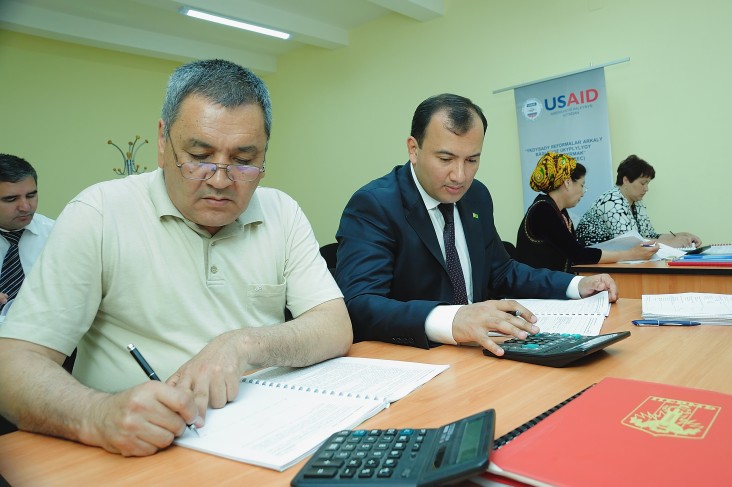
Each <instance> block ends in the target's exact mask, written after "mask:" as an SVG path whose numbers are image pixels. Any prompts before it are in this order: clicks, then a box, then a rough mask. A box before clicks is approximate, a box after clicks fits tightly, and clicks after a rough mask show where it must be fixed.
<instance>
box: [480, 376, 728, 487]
mask: <svg viewBox="0 0 732 487" xmlns="http://www.w3.org/2000/svg"><path fill="white" fill-rule="evenodd" d="M730 434H732V395H729V394H724V393H721V392H715V391H708V390H704V389H694V388H691V387H684V386H678V385H671V384H663V383H656V382H646V381H639V380H632V379H623V378H615V377H606V378H604V379H602V380H601V381H600V382H598V383H597V384H595V385H592V386H590V387H589V388H587V389H585V390H584V391H583V392H581V393H580V394H578V395H576V396H573V397H572V398H569V399H568V400H566V401H564V402H563V403H561V404H559V405H557V406H556V407H554V408H552V409H550V410H549V411H547V412H545V413H543V414H541V415H539V416H538V417H537V418H534V419H533V420H531V421H529V422H527V423H526V424H524V425H522V426H521V427H519V428H517V429H516V430H514V431H512V432H511V433H509V434H508V435H506V437H505V441H503V440H504V437H501V438H500V439H499V440H498V441H496V442H494V445H495V446H497V448H498V449H497V450H495V451H494V452H493V453H492V454H491V464H490V466H489V469H488V472H489V473H486V474H484V475H481V476H480V477H478V478H477V479H473V480H474V481H475V483H478V484H479V485H488V484H487V483H485V482H483V480H490V479H492V476H491V475H490V473H493V474H496V475H498V476H503V477H507V478H511V479H514V480H518V481H521V482H524V483H526V484H529V485H533V486H542V487H544V486H575V485H583V486H584V485H592V486H596V487H601V486H617V485H732V464H730V462H729V461H728V460H729V438H730Z"/></svg>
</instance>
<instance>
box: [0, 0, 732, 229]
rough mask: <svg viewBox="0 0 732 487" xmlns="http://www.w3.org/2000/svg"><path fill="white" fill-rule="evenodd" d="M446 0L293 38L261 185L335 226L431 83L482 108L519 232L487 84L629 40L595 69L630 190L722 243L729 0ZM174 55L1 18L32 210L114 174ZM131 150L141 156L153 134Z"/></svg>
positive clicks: (516, 182) (594, 55)
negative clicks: (637, 185) (349, 29)
mask: <svg viewBox="0 0 732 487" xmlns="http://www.w3.org/2000/svg"><path fill="white" fill-rule="evenodd" d="M445 4H446V9H447V15H446V16H445V17H441V18H438V19H435V20H432V21H429V22H425V23H419V22H415V21H412V20H409V19H406V18H404V17H402V16H400V15H396V14H394V15H390V16H388V17H385V18H382V19H380V20H377V21H375V22H372V23H370V24H368V25H367V26H365V27H362V28H361V29H359V30H357V31H356V32H354V33H353V35H352V36H351V42H350V46H349V47H347V48H343V49H339V50H336V51H328V50H322V49H318V48H304V49H300V50H297V51H295V52H293V53H291V54H288V55H286V56H284V57H282V58H281V59H280V60H279V62H278V69H277V72H276V73H274V74H268V75H264V78H265V80H266V81H267V83H268V85H269V87H270V90H271V92H272V98H273V109H274V130H273V136H272V142H271V144H270V152H269V155H268V158H267V162H268V165H267V177H266V178H265V180H264V182H263V184H266V185H268V186H274V187H278V188H280V189H283V190H284V191H286V192H287V193H289V194H291V195H292V196H293V197H295V198H296V199H297V200H298V201H299V202H300V204H301V205H302V207H303V208H304V210H305V212H306V214H307V215H308V217H309V218H310V220H311V222H312V223H313V226H314V228H315V232H316V235H317V237H318V239H319V240H320V242H321V243H327V242H330V241H333V240H334V235H335V231H336V228H337V226H338V219H339V217H340V214H341V211H342V209H343V207H344V205H345V204H346V202H347V201H348V198H349V197H350V195H351V194H352V193H353V191H355V190H356V189H357V188H358V187H360V186H361V185H363V184H365V183H366V182H368V181H369V180H371V179H373V178H375V177H378V176H380V175H382V174H384V173H386V172H387V171H389V170H390V169H391V168H392V167H393V166H394V165H397V164H402V163H404V162H405V161H406V160H407V152H406V144H405V141H406V138H407V136H408V133H409V126H410V122H411V116H412V113H413V111H414V109H415V108H416V106H417V105H418V104H419V102H421V101H422V100H423V99H424V98H426V97H428V96H431V95H433V94H436V93H441V92H445V91H449V92H455V93H459V94H462V95H465V96H468V97H470V98H472V99H473V101H475V102H476V103H478V104H479V105H481V107H482V108H483V109H484V111H485V113H486V116H487V118H488V123H489V127H488V135H487V138H486V143H485V146H484V152H483V156H482V163H481V168H480V170H479V172H478V178H479V179H481V180H482V181H483V182H485V183H486V184H487V185H488V187H489V188H490V189H491V192H492V193H493V197H494V200H495V207H496V213H495V219H496V225H497V227H498V231H499V233H500V234H501V236H502V237H503V239H504V240H509V241H515V236H516V229H517V227H518V223H519V222H520V220H521V218H522V215H523V208H522V199H521V194H520V187H521V185H520V178H521V174H520V162H519V154H518V137H517V132H516V117H515V114H514V100H513V94H512V93H511V92H504V93H500V94H497V95H494V94H493V91H494V90H496V89H500V88H504V87H507V86H512V85H516V84H520V83H524V82H528V81H533V80H537V79H542V78H545V77H548V76H553V75H556V74H561V73H565V72H568V71H573V70H576V69H581V68H586V67H589V66H590V65H591V64H601V63H604V62H608V61H612V60H616V59H619V58H623V57H626V56H628V57H630V58H631V60H630V62H627V63H623V64H618V65H614V66H610V67H608V68H606V70H605V72H606V84H607V90H608V103H609V112H610V113H609V116H610V134H611V138H612V153H613V160H614V164H615V165H617V163H618V162H619V161H620V160H622V159H623V158H624V157H625V156H627V155H628V154H631V153H636V154H638V155H639V156H641V157H643V158H645V159H646V160H648V161H649V162H650V163H651V164H653V165H654V167H655V168H656V179H655V181H654V182H653V183H651V191H650V192H649V193H648V194H647V195H646V197H645V199H644V201H645V202H646V204H647V205H648V207H649V213H650V215H651V218H652V221H653V223H654V225H655V226H656V228H657V230H658V231H661V232H667V231H668V230H674V231H676V230H688V231H693V232H695V233H697V234H698V235H700V236H701V237H702V239H703V240H704V241H706V242H729V241H732V229H731V228H730V225H729V223H727V221H728V218H727V217H726V216H725V217H722V218H713V217H712V216H710V215H711V214H717V213H721V212H720V211H719V209H722V210H725V209H729V208H730V207H732V196H731V195H730V190H729V188H728V186H729V185H728V184H726V179H727V173H726V168H727V166H728V164H727V163H726V150H725V147H726V140H727V139H728V137H729V136H728V132H729V127H730V122H729V120H728V117H729V106H730V102H729V98H728V97H727V95H726V90H727V88H728V87H729V86H731V85H732V64H731V63H730V62H729V59H727V58H728V56H727V55H726V54H725V53H726V52H727V51H728V50H729V47H728V46H729V45H730V44H731V43H732V34H731V33H730V32H731V31H730V29H729V28H728V25H727V23H728V19H730V18H732V4H730V3H728V2H726V1H723V0H700V1H697V2H688V1H682V0H666V1H661V0H644V1H642V2H639V1H637V0H614V1H612V2H610V1H607V0H554V1H546V0H512V1H510V2H508V1H501V2H499V1H497V0H446V2H445ZM175 65H176V63H172V62H169V61H161V60H156V59H151V58H146V57H139V56H132V55H126V54H120V53H115V52H112V51H106V50H101V49H92V48H87V47H80V46H74V45H71V44H66V43H61V42H55V41H48V40H43V39H39V38H36V37H31V36H25V35H20V34H14V33H9V32H6V31H0V71H1V72H2V77H0V83H2V90H0V109H2V113H3V116H2V117H0V134H2V135H0V138H1V141H0V148H1V150H3V151H6V152H11V153H17V154H19V155H23V156H25V157H26V158H27V159H28V160H29V161H31V163H33V164H34V165H35V166H36V168H37V169H38V170H39V172H40V173H41V178H42V179H41V191H42V199H41V211H42V212H43V213H46V214H48V215H49V216H52V217H53V216H56V215H57V214H58V212H59V211H60V209H61V208H62V206H63V204H64V203H65V202H66V201H67V200H68V199H69V198H70V197H72V196H73V195H74V194H76V193H77V192H78V191H79V190H80V189H82V188H83V187H85V186H86V185H88V184H90V183H92V182H95V181H98V180H102V179H111V178H113V177H115V175H114V174H113V173H112V171H111V168H112V167H118V166H119V165H120V163H121V157H120V156H119V154H118V153H117V152H116V151H115V150H114V149H113V148H112V147H110V146H108V145H106V141H107V139H109V138H111V139H113V140H114V141H115V142H124V143H126V142H127V140H129V139H130V138H131V137H134V135H135V134H139V135H141V136H142V137H143V138H148V139H149V140H150V141H151V142H153V144H154V137H155V134H156V122H157V118H158V116H159V110H160V105H161V102H162V94H163V90H164V86H165V81H166V79H167V76H168V75H169V73H170V71H171V70H172V69H173V68H174V67H175ZM8 73H10V76H9V77H8V76H7V74H8ZM7 114H13V115H12V116H7ZM138 160H139V161H142V162H143V163H144V164H146V165H148V166H149V167H153V166H154V165H155V149H154V145H150V146H145V147H143V148H142V149H141V150H140V152H139V156H138ZM611 184H612V181H608V188H609V187H610V186H611ZM700 215H703V216H700Z"/></svg>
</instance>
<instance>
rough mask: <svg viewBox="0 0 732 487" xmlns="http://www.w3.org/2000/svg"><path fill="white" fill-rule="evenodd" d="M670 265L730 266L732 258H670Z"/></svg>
mask: <svg viewBox="0 0 732 487" xmlns="http://www.w3.org/2000/svg"><path fill="white" fill-rule="evenodd" d="M668 265H670V266H671V267H676V266H678V267H732V260H729V259H726V260H721V259H720V260H701V259H699V260H682V259H678V260H670V261H668Z"/></svg>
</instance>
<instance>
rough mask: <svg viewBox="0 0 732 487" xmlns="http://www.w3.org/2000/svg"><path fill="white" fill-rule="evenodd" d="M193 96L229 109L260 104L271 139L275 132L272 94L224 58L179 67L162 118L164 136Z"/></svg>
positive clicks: (267, 132)
mask: <svg viewBox="0 0 732 487" xmlns="http://www.w3.org/2000/svg"><path fill="white" fill-rule="evenodd" d="M190 95H201V96H204V97H206V98H208V99H209V100H211V101H213V102H215V103H217V104H219V105H221V106H223V107H226V108H233V107H238V106H242V105H248V104H257V105H259V106H260V107H261V108H262V112H263V113H264V131H265V133H266V134H267V140H269V135H270V131H271V129H272V105H271V102H270V99H269V91H268V90H267V86H265V84H264V81H262V80H261V79H260V78H259V77H258V76H257V75H256V74H254V73H252V72H251V71H250V70H248V69H246V68H243V67H241V66H239V65H238V64H234V63H232V62H229V61H224V60H222V59H210V60H203V61H194V62H192V63H188V64H184V65H183V66H180V67H178V68H177V69H176V70H175V71H173V74H171V75H170V79H169V80H168V87H167V89H166V91H165V101H164V102H163V110H162V112H161V114H160V118H162V119H163V123H164V124H165V129H164V130H165V137H166V138H170V126H171V125H173V123H174V122H175V121H176V120H177V118H178V112H179V111H180V106H181V104H182V103H183V100H185V99H186V98H187V97H188V96H190Z"/></svg>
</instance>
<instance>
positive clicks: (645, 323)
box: [633, 320, 701, 326]
mask: <svg viewBox="0 0 732 487" xmlns="http://www.w3.org/2000/svg"><path fill="white" fill-rule="evenodd" d="M633 324H634V325H635V326H696V325H701V323H700V322H698V321H686V320H633Z"/></svg>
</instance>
